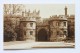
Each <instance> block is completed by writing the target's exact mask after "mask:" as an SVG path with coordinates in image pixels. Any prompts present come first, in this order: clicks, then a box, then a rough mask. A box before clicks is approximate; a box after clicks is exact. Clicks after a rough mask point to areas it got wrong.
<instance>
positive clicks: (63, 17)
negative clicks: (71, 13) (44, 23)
mask: <svg viewBox="0 0 80 53" xmlns="http://www.w3.org/2000/svg"><path fill="white" fill-rule="evenodd" d="M49 20H67V17H66V16H65V15H58V16H57V15H53V16H50V18H49Z"/></svg>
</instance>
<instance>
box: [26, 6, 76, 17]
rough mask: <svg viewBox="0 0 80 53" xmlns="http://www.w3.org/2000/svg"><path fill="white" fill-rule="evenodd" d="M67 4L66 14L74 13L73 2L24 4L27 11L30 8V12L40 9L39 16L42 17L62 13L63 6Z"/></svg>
mask: <svg viewBox="0 0 80 53" xmlns="http://www.w3.org/2000/svg"><path fill="white" fill-rule="evenodd" d="M65 6H67V8H68V10H67V12H68V13H67V14H68V15H75V5H74V4H25V7H26V9H27V11H28V10H29V9H30V11H31V12H32V11H33V10H35V9H36V11H38V10H40V16H41V17H42V18H49V17H50V16H52V15H64V12H65V11H64V8H65Z"/></svg>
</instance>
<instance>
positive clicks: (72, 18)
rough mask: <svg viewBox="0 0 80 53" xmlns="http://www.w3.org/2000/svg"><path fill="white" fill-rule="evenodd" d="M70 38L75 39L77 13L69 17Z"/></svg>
mask: <svg viewBox="0 0 80 53" xmlns="http://www.w3.org/2000/svg"><path fill="white" fill-rule="evenodd" d="M68 34H69V35H68V39H70V40H72V41H74V40H75V15H70V16H69V17H68Z"/></svg>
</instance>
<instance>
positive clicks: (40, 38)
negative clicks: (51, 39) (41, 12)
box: [37, 29, 48, 41]
mask: <svg viewBox="0 0 80 53" xmlns="http://www.w3.org/2000/svg"><path fill="white" fill-rule="evenodd" d="M37 41H48V34H47V31H46V30H45V29H40V30H39V32H38V35H37Z"/></svg>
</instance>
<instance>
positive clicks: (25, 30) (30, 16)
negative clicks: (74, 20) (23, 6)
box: [20, 10, 40, 41]
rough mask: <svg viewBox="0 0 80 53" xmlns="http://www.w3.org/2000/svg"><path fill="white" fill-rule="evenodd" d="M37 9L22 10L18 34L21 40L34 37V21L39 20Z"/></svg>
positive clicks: (33, 38)
mask: <svg viewBox="0 0 80 53" xmlns="http://www.w3.org/2000/svg"><path fill="white" fill-rule="evenodd" d="M39 18H40V17H39V11H38V12H36V10H35V11H33V12H30V10H29V11H28V12H27V11H26V10H25V11H24V12H22V18H21V19H20V29H21V30H20V33H21V34H20V35H21V38H22V40H33V41H35V39H36V37H35V35H36V22H37V21H40V20H39Z"/></svg>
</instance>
